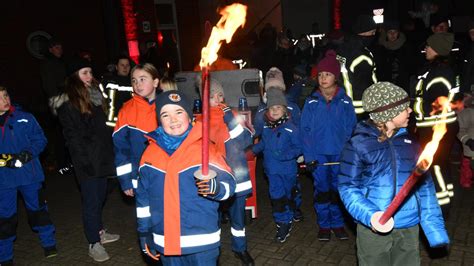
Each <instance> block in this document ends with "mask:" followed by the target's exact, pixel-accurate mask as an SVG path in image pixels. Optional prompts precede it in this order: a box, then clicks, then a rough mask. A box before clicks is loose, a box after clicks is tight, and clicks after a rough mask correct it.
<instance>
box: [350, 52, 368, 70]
mask: <svg viewBox="0 0 474 266" xmlns="http://www.w3.org/2000/svg"><path fill="white" fill-rule="evenodd" d="M363 61H367V63H368V64H369V65H371V66H373V65H374V61H372V58H370V57H368V56H366V55H359V56H358V57H357V58H356V59H354V60H353V61H352V63H351V66H350V67H349V70H350V71H351V72H352V73H354V70H355V68H356V67H357V66H358V65H359V64H360V63H362V62H363Z"/></svg>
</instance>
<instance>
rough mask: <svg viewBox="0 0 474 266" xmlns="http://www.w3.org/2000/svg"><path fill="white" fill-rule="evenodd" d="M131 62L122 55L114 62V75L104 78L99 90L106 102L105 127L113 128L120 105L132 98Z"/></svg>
mask: <svg viewBox="0 0 474 266" xmlns="http://www.w3.org/2000/svg"><path fill="white" fill-rule="evenodd" d="M131 63H132V60H130V58H129V57H128V56H125V55H122V56H119V57H118V58H117V59H116V60H115V73H113V74H112V75H111V76H107V77H104V79H103V80H102V82H101V85H100V90H101V91H102V93H103V96H104V97H105V98H106V99H107V100H108V102H109V105H108V110H107V125H108V126H110V127H114V126H115V124H116V121H117V115H118V112H119V110H120V108H122V105H123V104H124V103H125V102H126V101H128V100H130V99H131V98H132V92H133V88H132V84H131V83H130V68H131Z"/></svg>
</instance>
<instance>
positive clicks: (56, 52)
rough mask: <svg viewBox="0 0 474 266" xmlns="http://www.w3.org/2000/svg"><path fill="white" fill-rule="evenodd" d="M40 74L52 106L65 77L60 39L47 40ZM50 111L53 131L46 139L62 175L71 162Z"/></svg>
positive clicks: (60, 131)
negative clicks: (49, 141) (46, 48)
mask: <svg viewBox="0 0 474 266" xmlns="http://www.w3.org/2000/svg"><path fill="white" fill-rule="evenodd" d="M40 75H41V82H42V85H43V91H44V92H45V94H46V97H47V99H48V106H49V107H50V108H52V106H53V105H54V99H55V97H56V96H58V95H59V94H60V93H62V92H63V91H64V81H65V79H66V64H65V62H64V60H63V45H62V43H61V41H59V40H57V39H54V38H53V39H51V40H49V44H48V54H47V55H46V58H45V59H44V60H43V61H42V62H41V64H40ZM51 111H52V113H53V116H52V119H51V123H52V127H53V128H54V131H53V132H52V135H51V136H49V137H48V139H50V140H52V142H51V143H50V144H52V146H53V147H54V148H53V150H54V158H55V160H56V164H57V166H56V169H57V171H58V172H59V173H60V174H61V175H63V174H66V173H68V172H69V171H70V170H71V163H70V158H69V156H68V154H67V149H66V147H65V146H64V137H63V133H62V128H61V125H60V123H59V121H58V119H57V117H56V113H55V111H54V110H53V109H51Z"/></svg>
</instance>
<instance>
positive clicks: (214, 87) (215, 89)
mask: <svg viewBox="0 0 474 266" xmlns="http://www.w3.org/2000/svg"><path fill="white" fill-rule="evenodd" d="M209 85H210V86H211V87H210V88H209V96H210V97H212V96H213V95H214V94H216V93H219V92H222V95H225V94H224V88H223V87H222V84H221V83H220V82H219V81H218V80H217V79H215V78H211V80H210V84H209ZM196 86H197V87H198V89H199V95H201V96H202V80H201V75H197V76H196Z"/></svg>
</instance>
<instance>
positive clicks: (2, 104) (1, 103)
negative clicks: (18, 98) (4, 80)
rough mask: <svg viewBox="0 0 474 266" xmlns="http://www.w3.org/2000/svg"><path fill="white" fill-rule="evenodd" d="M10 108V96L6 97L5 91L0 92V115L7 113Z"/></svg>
mask: <svg viewBox="0 0 474 266" xmlns="http://www.w3.org/2000/svg"><path fill="white" fill-rule="evenodd" d="M10 106H11V103H10V95H8V92H7V91H0V115H3V114H4V113H6V112H8V110H10Z"/></svg>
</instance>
